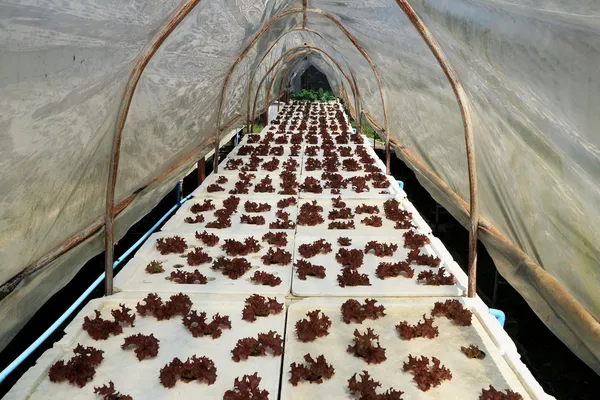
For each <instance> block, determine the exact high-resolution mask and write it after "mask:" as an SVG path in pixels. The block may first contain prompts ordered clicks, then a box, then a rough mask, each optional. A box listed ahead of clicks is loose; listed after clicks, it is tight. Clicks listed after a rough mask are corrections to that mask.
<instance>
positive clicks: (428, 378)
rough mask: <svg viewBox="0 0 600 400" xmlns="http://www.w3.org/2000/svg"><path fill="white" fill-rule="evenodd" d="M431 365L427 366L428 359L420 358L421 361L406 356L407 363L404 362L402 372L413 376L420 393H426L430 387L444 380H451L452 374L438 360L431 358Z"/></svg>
mask: <svg viewBox="0 0 600 400" xmlns="http://www.w3.org/2000/svg"><path fill="white" fill-rule="evenodd" d="M431 361H432V365H431V366H429V358H427V357H425V356H421V359H419V358H417V357H413V356H412V355H411V354H409V355H408V361H406V362H404V366H403V368H404V371H405V372H407V371H409V372H411V373H412V374H413V380H414V381H415V382H416V383H417V386H418V387H419V389H421V390H422V391H424V392H426V391H428V390H429V389H431V388H432V387H436V386H439V385H441V384H442V382H443V381H445V380H451V379H452V373H451V372H450V370H449V369H448V368H446V367H445V366H443V365H441V363H440V360H438V359H437V358H435V357H432V358H431Z"/></svg>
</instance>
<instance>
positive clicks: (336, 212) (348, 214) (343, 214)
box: [327, 208, 354, 220]
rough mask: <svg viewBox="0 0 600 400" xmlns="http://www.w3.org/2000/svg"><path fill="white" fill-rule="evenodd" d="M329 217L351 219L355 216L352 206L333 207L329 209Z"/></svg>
mask: <svg viewBox="0 0 600 400" xmlns="http://www.w3.org/2000/svg"><path fill="white" fill-rule="evenodd" d="M327 218H329V219H331V220H333V219H351V218H354V214H352V210H351V209H350V208H341V209H333V210H331V211H329V215H328V216H327Z"/></svg>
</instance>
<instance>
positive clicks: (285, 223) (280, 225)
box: [269, 210, 296, 229]
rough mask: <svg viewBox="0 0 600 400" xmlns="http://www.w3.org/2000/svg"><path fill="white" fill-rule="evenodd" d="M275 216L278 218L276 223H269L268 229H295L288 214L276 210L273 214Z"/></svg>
mask: <svg viewBox="0 0 600 400" xmlns="http://www.w3.org/2000/svg"><path fill="white" fill-rule="evenodd" d="M275 216H276V217H277V218H278V219H277V221H275V222H271V223H270V224H269V229H294V228H296V224H295V223H294V222H293V221H292V220H290V213H288V212H285V211H283V210H278V211H277V212H276V213H275Z"/></svg>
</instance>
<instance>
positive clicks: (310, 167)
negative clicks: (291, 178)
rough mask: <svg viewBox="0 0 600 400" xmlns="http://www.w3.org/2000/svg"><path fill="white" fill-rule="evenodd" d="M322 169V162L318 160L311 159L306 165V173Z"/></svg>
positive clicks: (307, 160)
mask: <svg viewBox="0 0 600 400" xmlns="http://www.w3.org/2000/svg"><path fill="white" fill-rule="evenodd" d="M321 169H322V164H321V161H319V159H318V158H312V157H309V158H307V159H306V162H305V164H304V170H305V171H319V170H321Z"/></svg>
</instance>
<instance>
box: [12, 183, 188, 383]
mask: <svg viewBox="0 0 600 400" xmlns="http://www.w3.org/2000/svg"><path fill="white" fill-rule="evenodd" d="M180 191H181V182H179V183H178V184H177V204H176V205H174V206H173V207H172V208H171V209H170V210H169V211H167V213H166V214H165V215H163V217H162V218H161V219H159V220H158V222H157V223H156V224H154V226H153V227H152V228H150V230H149V231H148V232H146V233H145V234H144V236H142V237H141V238H140V239H139V240H138V241H137V242H135V243H134V245H133V246H131V247H130V248H129V249H127V251H126V252H125V253H123V255H122V256H121V257H119V258H118V259H117V261H115V262H114V263H113V269H115V268H116V267H117V266H118V265H119V264H121V263H122V262H123V260H125V259H126V258H127V257H128V256H129V255H130V254H131V253H133V252H134V251H135V250H136V249H137V248H138V247H140V246H141V245H142V244H143V243H144V242H145V241H146V239H148V237H149V236H150V235H151V234H152V233H154V231H155V230H156V229H158V227H159V226H160V225H161V224H162V223H163V222H165V220H166V219H167V218H168V217H169V216H170V215H171V214H173V213H174V212H175V210H177V208H179V206H181V204H183V203H185V202H186V201H188V200H189V199H191V198H192V197H193V196H192V195H191V194H190V195H188V196H187V197H185V198H183V200H181V201H179V196H180ZM103 280H104V272H103V273H102V275H100V276H99V277H98V279H96V280H95V281H94V283H92V284H91V285H90V287H88V288H87V289H86V291H85V292H83V294H82V295H81V296H79V298H78V299H77V300H75V302H74V303H73V304H72V305H71V307H69V308H68V309H67V311H65V312H64V313H63V315H61V316H60V318H58V319H57V320H56V321H55V322H54V323H53V324H52V325H51V326H50V327H49V328H48V329H46V331H45V332H44V333H42V335H41V336H40V337H39V338H37V340H36V341H35V342H33V343H32V344H31V345H30V346H29V347H28V348H27V349H26V350H25V351H24V352H23V353H21V355H19V357H17V358H16V359H15V360H14V361H13V362H11V363H10V365H8V366H7V367H6V368H4V370H3V371H2V372H0V383H2V382H3V381H4V380H5V379H6V377H7V376H8V375H10V374H11V373H12V372H13V371H14V370H15V369H16V368H17V367H18V366H19V365H21V363H22V362H23V361H25V360H26V359H27V357H29V356H30V355H31V353H33V352H34V351H35V350H37V348H38V347H40V345H41V344H42V343H44V341H45V340H46V339H48V337H49V336H50V335H52V334H53V333H54V331H56V329H58V327H59V326H60V325H61V324H62V323H63V322H65V320H66V319H67V318H69V317H70V316H71V314H73V311H75V310H76V309H77V307H79V306H80V305H81V303H83V301H84V300H85V299H86V298H87V297H88V296H89V295H90V293H92V292H93V291H94V289H96V287H98V285H100V283H102V281H103Z"/></svg>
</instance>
